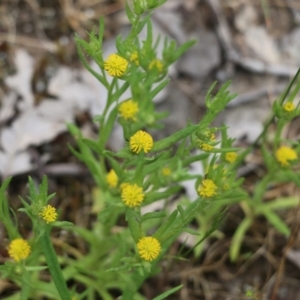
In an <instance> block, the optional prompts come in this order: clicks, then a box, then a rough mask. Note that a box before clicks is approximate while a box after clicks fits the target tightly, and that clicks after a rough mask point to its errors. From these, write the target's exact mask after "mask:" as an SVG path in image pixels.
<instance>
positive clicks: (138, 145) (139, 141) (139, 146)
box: [129, 130, 153, 153]
mask: <svg viewBox="0 0 300 300" xmlns="http://www.w3.org/2000/svg"><path fill="white" fill-rule="evenodd" d="M129 144H130V149H131V151H132V152H134V153H140V152H141V151H142V150H143V151H144V152H145V153H148V152H149V151H150V150H151V149H152V147H153V138H152V136H151V135H150V134H149V133H147V132H145V131H142V130H139V131H138V132H136V133H135V134H134V135H133V136H132V137H131V138H130V141H129Z"/></svg>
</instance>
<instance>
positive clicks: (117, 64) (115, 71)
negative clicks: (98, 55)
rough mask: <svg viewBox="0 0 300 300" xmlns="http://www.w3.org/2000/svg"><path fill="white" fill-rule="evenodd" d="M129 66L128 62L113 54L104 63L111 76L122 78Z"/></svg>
mask: <svg viewBox="0 0 300 300" xmlns="http://www.w3.org/2000/svg"><path fill="white" fill-rule="evenodd" d="M127 66H128V61H127V60H126V59H125V58H123V57H121V56H120V55H118V54H111V55H109V56H108V58H107V59H106V61H105V62H104V69H105V70H106V71H107V72H108V74H109V75H110V76H114V77H120V76H122V75H123V74H124V73H125V71H126V69H127Z"/></svg>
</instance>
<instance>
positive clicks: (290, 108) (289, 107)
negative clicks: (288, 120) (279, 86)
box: [282, 101, 295, 112]
mask: <svg viewBox="0 0 300 300" xmlns="http://www.w3.org/2000/svg"><path fill="white" fill-rule="evenodd" d="M282 107H283V109H284V110H285V111H287V112H292V111H293V110H295V105H294V103H293V102H290V101H289V102H286V103H284V104H283V106H282Z"/></svg>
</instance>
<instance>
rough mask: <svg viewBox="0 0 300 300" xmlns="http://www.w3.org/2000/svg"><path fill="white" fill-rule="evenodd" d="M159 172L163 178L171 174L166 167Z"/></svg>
mask: <svg viewBox="0 0 300 300" xmlns="http://www.w3.org/2000/svg"><path fill="white" fill-rule="evenodd" d="M161 172H162V174H163V175H164V176H169V175H170V174H171V170H170V168H168V167H165V168H163V169H162V171H161Z"/></svg>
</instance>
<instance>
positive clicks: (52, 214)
mask: <svg viewBox="0 0 300 300" xmlns="http://www.w3.org/2000/svg"><path fill="white" fill-rule="evenodd" d="M39 215H40V216H41V217H42V219H43V220H44V221H45V222H46V223H47V224H48V223H53V222H54V221H55V220H56V218H57V212H56V208H55V207H53V206H51V205H47V206H45V207H44V208H43V209H42V211H41V212H40V213H39Z"/></svg>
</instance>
